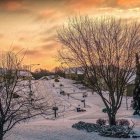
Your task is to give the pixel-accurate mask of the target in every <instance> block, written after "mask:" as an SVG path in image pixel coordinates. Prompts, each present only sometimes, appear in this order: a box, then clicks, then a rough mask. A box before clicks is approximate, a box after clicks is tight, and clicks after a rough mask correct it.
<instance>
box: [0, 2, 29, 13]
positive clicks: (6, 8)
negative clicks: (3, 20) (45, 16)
mask: <svg viewBox="0 0 140 140" xmlns="http://www.w3.org/2000/svg"><path fill="white" fill-rule="evenodd" d="M0 11H1V12H7V13H8V12H9V13H17V14H19V13H28V12H30V9H28V6H27V5H26V4H25V3H24V1H23V0H5V1H1V2H0Z"/></svg>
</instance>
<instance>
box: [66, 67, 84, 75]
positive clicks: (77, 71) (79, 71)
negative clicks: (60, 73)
mask: <svg viewBox="0 0 140 140" xmlns="http://www.w3.org/2000/svg"><path fill="white" fill-rule="evenodd" d="M65 74H79V75H82V74H84V71H83V70H82V69H81V68H69V69H65Z"/></svg>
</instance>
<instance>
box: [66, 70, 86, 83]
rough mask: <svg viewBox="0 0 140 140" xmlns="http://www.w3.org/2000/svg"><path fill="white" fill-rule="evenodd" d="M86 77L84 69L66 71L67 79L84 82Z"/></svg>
mask: <svg viewBox="0 0 140 140" xmlns="http://www.w3.org/2000/svg"><path fill="white" fill-rule="evenodd" d="M84 76H85V72H84V71H83V70H82V68H69V69H65V77H66V78H69V79H72V80H78V81H82V80H83V79H84Z"/></svg>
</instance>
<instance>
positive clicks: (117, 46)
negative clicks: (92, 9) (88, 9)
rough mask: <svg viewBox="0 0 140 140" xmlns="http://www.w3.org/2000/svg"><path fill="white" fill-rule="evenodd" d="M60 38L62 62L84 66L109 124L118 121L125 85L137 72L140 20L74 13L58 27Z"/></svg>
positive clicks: (60, 58)
mask: <svg viewBox="0 0 140 140" xmlns="http://www.w3.org/2000/svg"><path fill="white" fill-rule="evenodd" d="M58 39H59V41H60V42H61V43H62V44H63V49H62V50H61V51H60V52H59V60H60V61H61V63H66V64H68V65H69V66H71V67H81V68H82V69H83V71H84V72H85V73H86V78H87V80H88V82H89V83H90V86H91V87H92V88H93V89H96V91H97V93H98V94H99V95H100V97H101V99H102V101H103V102H104V104H105V107H106V108H107V114H108V118H109V123H110V125H116V114H117V111H118V109H119V108H120V106H121V102H122V98H123V93H124V90H125V87H126V85H127V83H128V81H129V80H130V78H131V77H132V75H133V74H134V73H135V68H134V65H135V63H134V61H135V53H137V52H138V51H139V48H140V23H137V22H130V21H127V20H124V19H117V18H113V17H101V18H94V19H92V18H89V17H88V16H86V17H75V18H73V19H70V21H69V22H68V24H67V25H65V26H63V27H62V28H61V29H60V30H59V31H58ZM104 91H106V92H104Z"/></svg>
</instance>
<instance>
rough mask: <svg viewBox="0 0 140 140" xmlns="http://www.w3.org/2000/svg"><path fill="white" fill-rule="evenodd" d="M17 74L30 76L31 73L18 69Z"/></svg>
mask: <svg viewBox="0 0 140 140" xmlns="http://www.w3.org/2000/svg"><path fill="white" fill-rule="evenodd" d="M18 74H19V76H25V77H32V74H31V72H29V71H24V70H20V71H19V73H18Z"/></svg>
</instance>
